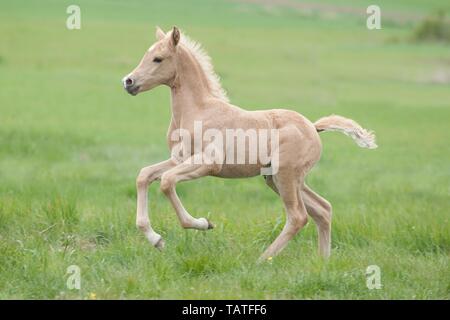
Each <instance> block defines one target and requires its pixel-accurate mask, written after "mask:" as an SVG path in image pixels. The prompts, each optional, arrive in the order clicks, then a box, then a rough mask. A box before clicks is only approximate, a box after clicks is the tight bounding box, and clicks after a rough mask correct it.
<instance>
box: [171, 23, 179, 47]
mask: <svg viewBox="0 0 450 320" xmlns="http://www.w3.org/2000/svg"><path fill="white" fill-rule="evenodd" d="M179 41H180V30H178V28H177V27H173V30H172V44H173V45H174V46H176V45H177V44H178V42H179Z"/></svg>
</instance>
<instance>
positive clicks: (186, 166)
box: [161, 157, 221, 230]
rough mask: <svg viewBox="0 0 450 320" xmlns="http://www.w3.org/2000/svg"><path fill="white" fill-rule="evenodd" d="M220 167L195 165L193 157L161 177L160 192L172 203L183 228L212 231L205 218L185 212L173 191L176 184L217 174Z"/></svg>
mask: <svg viewBox="0 0 450 320" xmlns="http://www.w3.org/2000/svg"><path fill="white" fill-rule="evenodd" d="M220 167H221V166H220V165H219V164H210V165H207V164H195V163H194V161H193V157H191V158H189V159H187V160H186V161H184V162H183V163H181V164H179V165H177V166H176V167H174V168H172V169H170V170H167V171H166V172H164V173H163V175H162V176H161V191H162V192H163V193H164V194H165V195H166V196H167V198H168V199H169V200H170V202H171V203H172V206H173V208H174V209H175V212H176V213H177V216H178V219H179V220H180V223H181V226H182V227H183V228H190V229H198V230H207V229H212V228H213V227H214V226H213V225H212V224H211V223H210V222H209V221H208V220H207V219H206V218H198V219H197V218H194V217H192V216H191V215H190V214H189V213H188V212H187V211H186V209H185V208H184V207H183V204H182V203H181V201H180V199H179V198H178V195H177V192H176V189H175V186H176V184H177V183H178V182H180V181H187V180H193V179H196V178H200V177H204V176H208V175H211V174H213V173H215V172H218V171H219V170H220Z"/></svg>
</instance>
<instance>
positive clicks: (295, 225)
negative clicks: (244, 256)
mask: <svg viewBox="0 0 450 320" xmlns="http://www.w3.org/2000/svg"><path fill="white" fill-rule="evenodd" d="M271 179H274V180H273V182H274V183H275V185H276V190H278V191H279V194H280V196H281V199H282V200H283V203H284V206H285V208H286V214H287V219H286V224H285V225H284V228H283V230H282V231H281V233H280V235H279V236H278V237H277V238H276V239H275V241H274V242H273V243H272V244H271V245H270V246H269V247H268V248H267V249H266V251H264V253H263V254H262V255H261V257H260V258H259V261H262V260H265V259H267V258H269V257H273V256H275V255H277V254H278V253H279V252H280V251H281V250H283V249H284V247H285V246H286V245H287V243H288V242H289V240H291V239H292V238H293V237H294V236H295V235H296V234H297V232H298V231H300V229H301V228H303V226H304V225H305V224H306V223H307V221H308V217H307V213H306V208H305V206H304V204H303V200H302V198H301V197H299V183H298V178H297V177H295V176H293V175H292V174H291V173H289V172H284V173H281V172H279V173H278V174H277V175H276V176H272V177H271ZM274 190H275V189H274Z"/></svg>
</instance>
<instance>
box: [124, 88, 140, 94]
mask: <svg viewBox="0 0 450 320" xmlns="http://www.w3.org/2000/svg"><path fill="white" fill-rule="evenodd" d="M139 88H140V87H139V86H132V87H127V88H125V90H126V91H127V92H128V93H129V94H131V95H132V96H135V95H137V94H138V92H139Z"/></svg>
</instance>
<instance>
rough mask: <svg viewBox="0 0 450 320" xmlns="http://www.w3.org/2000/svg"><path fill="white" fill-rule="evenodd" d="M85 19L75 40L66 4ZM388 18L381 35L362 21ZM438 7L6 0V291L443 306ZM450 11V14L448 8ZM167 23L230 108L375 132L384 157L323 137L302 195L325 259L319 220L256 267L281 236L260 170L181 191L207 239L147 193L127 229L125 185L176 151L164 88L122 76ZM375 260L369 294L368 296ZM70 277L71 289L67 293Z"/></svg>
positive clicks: (2, 242) (0, 132)
mask: <svg viewBox="0 0 450 320" xmlns="http://www.w3.org/2000/svg"><path fill="white" fill-rule="evenodd" d="M70 4H77V5H79V6H80V8H81V30H68V29H67V28H66V19H67V17H68V14H67V13H66V8H67V6H68V5H70ZM370 4H377V5H379V6H380V7H381V13H382V29H381V30H368V29H367V28H366V18H367V14H366V8H367V6H368V5H370ZM449 12H450V2H448V1H444V0H442V1H438V0H431V1H419V0H413V1H411V0H398V1H387V0H378V1H377V2H376V3H373V1H365V0H348V1H347V0H346V1H339V2H338V3H336V2H335V1H331V0H328V1H325V0H320V1H314V2H312V1H310V2H304V1H295V0H278V1H266V0H242V1H240V0H236V1H206V0H195V1H181V0H180V1H143V0H142V1H138V0H131V1H118V0H115V1H114V0H110V1H106V0H97V1H56V0H55V1H48V0H46V1H1V3H0V39H1V41H0V298H2V299H10V298H50V299H53V298H56V299H67V298H75V299H89V298H91V299H94V298H97V299H108V298H143V299H147V298H149V299H158V298H166V299H167V298H168V299H180V298H191V299H201V298H209V299H216V298H237V299H239V298H247V299H252V298H275V299H278V298H287V299H318V298H321V299H329V298H337V299H353V298H358V299H388V298H398V299H406V298H409V299H411V298H412V299H436V298H437V299H448V298H450V268H449V253H450V226H449V221H448V217H449V211H450V210H449V196H450V185H449V181H450V166H449V156H450V149H449V147H448V141H449V138H450V133H449V128H448V124H449V120H450V45H449V41H450V39H449V30H450V29H449V25H448V13H449ZM445 14H447V16H445ZM156 25H159V26H161V27H162V28H163V29H164V30H166V31H167V30H168V29H169V28H171V27H172V26H173V25H177V26H178V27H180V28H181V29H182V30H183V31H185V32H186V33H187V34H188V35H189V36H190V37H191V38H193V39H195V40H197V41H199V42H200V43H202V44H203V46H204V48H205V49H206V50H207V51H208V52H209V54H210V55H211V57H212V59H213V64H214V66H215V70H216V72H217V73H218V74H219V75H220V77H221V78H222V83H223V86H224V87H225V88H226V90H227V91H228V94H229V97H230V99H231V102H232V103H233V104H236V105H239V106H241V107H244V108H246V109H251V110H254V109H270V108H279V107H282V108H289V109H293V110H296V111H298V112H300V113H302V114H303V115H305V116H306V117H308V118H309V119H311V120H313V121H314V120H316V119H317V118H319V117H321V116H325V115H329V114H332V113H335V114H340V115H343V116H346V117H350V118H353V119H355V120H356V121H358V122H359V123H361V124H362V125H363V126H364V127H366V128H370V129H373V130H375V132H376V134H377V138H378V144H379V149H377V150H375V151H369V150H362V149H359V148H357V147H356V146H355V145H354V144H353V142H352V141H351V140H350V139H348V138H346V137H344V136H342V135H339V134H332V133H330V134H327V133H326V134H322V135H321V136H322V140H323V145H324V150H323V156H322V159H321V161H320V163H319V164H318V165H317V166H316V167H315V169H314V170H313V171H312V173H311V174H310V176H309V177H308V183H309V184H310V185H311V186H312V188H313V189H314V190H316V191H317V192H318V193H320V194H321V195H323V196H324V197H325V198H327V199H328V200H329V201H330V202H331V203H332V205H333V210H334V211H333V212H334V216H333V217H334V221H333V228H332V257H331V258H330V260H329V261H328V262H324V261H322V260H321V259H320V258H319V257H318V256H317V253H316V251H317V241H316V230H315V227H314V224H313V222H312V221H311V222H310V223H309V224H308V225H307V227H306V228H305V229H304V230H303V231H302V232H301V233H300V234H299V235H297V236H296V237H295V239H294V240H293V241H291V243H290V244H289V245H288V247H287V248H286V249H285V250H284V251H283V252H282V253H281V254H280V256H278V257H277V258H275V259H273V261H272V262H270V263H265V264H262V265H256V264H255V261H256V259H257V257H258V256H259V254H260V253H261V252H262V251H263V249H264V248H265V247H266V246H267V245H269V244H270V242H271V241H272V240H273V239H274V238H275V237H276V235H277V234H278V233H279V232H280V230H281V228H282V226H283V224H284V209H283V206H282V204H281V201H280V200H279V199H278V198H277V197H276V195H275V194H274V193H273V192H272V191H271V190H269V189H268V188H267V187H266V186H265V184H264V182H263V179H262V178H260V177H256V178H252V179H245V180H222V179H216V178H204V179H201V180H198V181H193V182H188V183H183V184H180V185H179V186H178V188H177V190H178V192H179V194H180V197H181V198H182V200H183V202H184V204H185V206H186V208H187V209H188V210H189V211H190V212H191V213H192V214H193V215H194V216H197V217H200V216H206V215H210V218H211V220H212V221H213V222H214V223H215V224H216V225H217V227H216V229H214V230H212V231H208V232H197V231H193V230H183V229H182V228H181V227H180V226H179V223H178V221H177V219H176V215H175V213H174V212H173V210H172V208H171V207H170V205H169V203H168V201H166V199H165V198H164V197H163V195H162V194H161V192H160V191H159V188H158V186H157V183H155V185H153V186H152V187H151V188H150V192H149V196H150V216H151V220H152V223H153V226H154V228H155V229H156V230H157V231H158V232H160V233H161V234H162V235H163V237H164V238H165V239H166V250H165V251H164V252H162V253H161V252H158V251H156V250H154V249H153V248H151V247H150V245H149V244H148V243H147V241H146V239H145V238H144V237H143V235H142V234H141V233H140V232H139V231H138V230H136V228H135V201H136V196H135V177H136V175H137V173H138V171H139V169H140V168H141V167H143V166H146V165H149V164H151V163H155V162H158V161H160V160H163V159H166V158H167V157H168V155H169V152H168V150H167V146H166V142H165V134H166V130H167V127H168V124H169V120H170V109H169V106H170V96H169V90H168V89H167V88H165V87H161V88H157V89H155V90H153V91H152V92H148V93H145V94H142V95H139V96H138V97H134V98H133V97H131V96H129V95H128V94H126V92H125V91H124V90H123V89H122V86H121V83H120V80H121V78H122V77H123V76H124V75H125V74H127V73H128V72H130V71H131V70H132V69H133V68H134V67H135V66H136V65H137V63H138V61H139V59H140V58H141V56H142V55H143V53H144V52H145V50H146V49H147V48H148V47H149V46H150V45H151V44H152V43H153V42H154V32H155V26H156ZM373 264H375V265H378V266H379V267H380V268H381V272H382V278H381V281H382V285H383V288H382V289H380V290H369V289H368V288H367V287H366V275H365V270H366V268H367V266H368V265H373ZM70 265H77V266H79V267H80V269H81V290H69V289H68V288H67V286H66V280H67V278H68V275H67V274H66V270H67V267H68V266H70Z"/></svg>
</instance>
